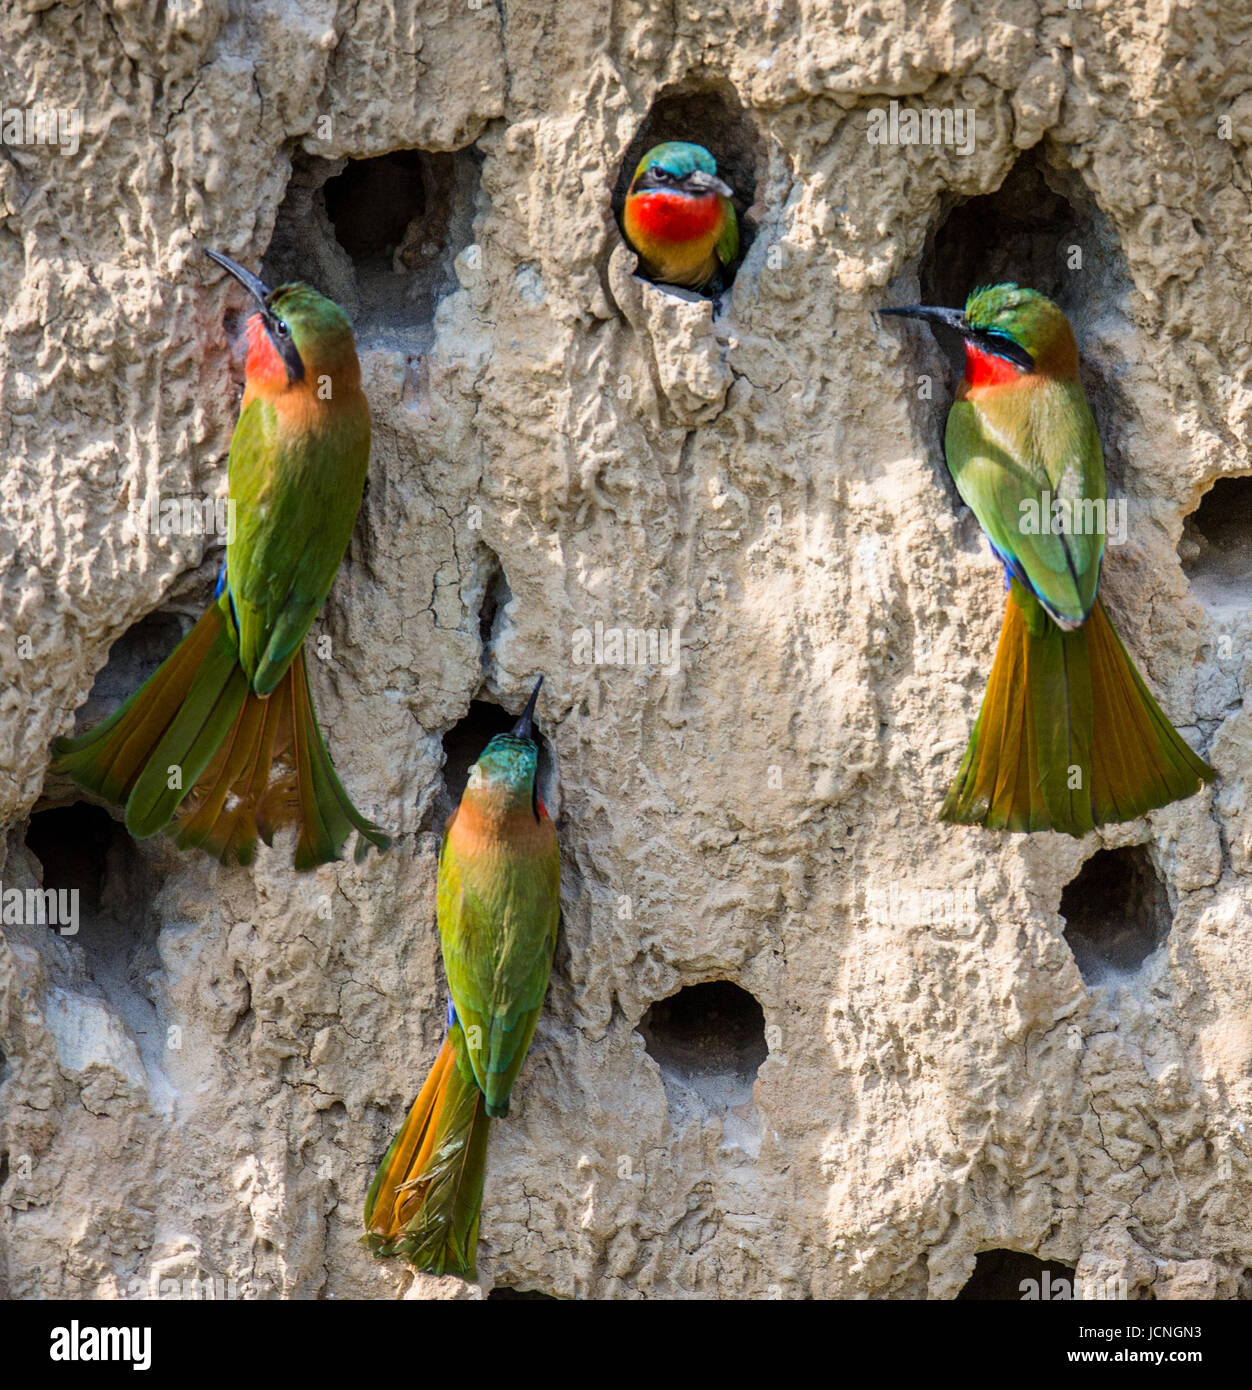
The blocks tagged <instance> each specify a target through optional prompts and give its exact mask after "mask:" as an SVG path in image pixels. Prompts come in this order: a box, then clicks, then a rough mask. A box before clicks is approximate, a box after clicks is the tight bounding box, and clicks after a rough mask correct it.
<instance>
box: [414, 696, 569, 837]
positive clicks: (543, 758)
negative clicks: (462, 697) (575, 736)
mask: <svg viewBox="0 0 1252 1390" xmlns="http://www.w3.org/2000/svg"><path fill="white" fill-rule="evenodd" d="M529 694H530V691H529V690H527V692H526V694H525V695H522V696H520V697H519V698H518V701H517V713H516V714H510V713H509V711H508V710H506V709H503V708H501V706H499V705H497V704H494V703H493V702H492V701H490V700H471V701H470V707H469V712H468V713H467V714H466V715H465V717H464V718H463V719H460V720H458V721H457V722H456V723H455V724H454V725H453V726H452V728H450V729H449V730H448V732H447V733H446V734H444V736H443V759H444V761H443V789H442V791H441V792H440V794H439V796H438V797H437V798H436V802H435V815H436V818H437V822H438V823H439V824H441V825H442V824H445V823H446V822H447V819H448V817H449V816H450V815H451V814H452V812H453V811H455V810H456V808H457V806H458V805H459V804H460V801H461V797H462V795H463V793H464V791H465V785H466V783H467V782H468V781H469V771H470V768H471V767H473V766H474V764H475V763H476V762H477V761H478V759H479V757H480V756H481V754H482V751H483V749H484V748H486V746H487V745H488V744H489V743H490V742H491V740H492V739H493V738H494V737H495V736H496V735H497V734H507V733H508V732H509V730H510V729H512V727H513V725H514V724H516V723H517V718H518V714H520V713H521V710H522V706H523V705H524V704H525V703H526V698H527V696H529ZM540 701H541V703H542V696H541V697H540ZM542 721H543V716H542V715H541V714H540V715H537V716H536V725H535V733H534V738H535V742H536V743H537V744H538V745H539V772H538V776H537V780H538V784H539V795H540V797H541V798H542V800H543V803H544V805H545V806H546V807H547V810H548V814H549V815H550V816H552V817H553V819H555V818H556V815H557V809H558V802H557V795H556V785H557V783H556V757H555V754H554V752H553V749H552V745H551V743H549V741H548V739H547V738H546V737H545V736H544V733H543V730H542Z"/></svg>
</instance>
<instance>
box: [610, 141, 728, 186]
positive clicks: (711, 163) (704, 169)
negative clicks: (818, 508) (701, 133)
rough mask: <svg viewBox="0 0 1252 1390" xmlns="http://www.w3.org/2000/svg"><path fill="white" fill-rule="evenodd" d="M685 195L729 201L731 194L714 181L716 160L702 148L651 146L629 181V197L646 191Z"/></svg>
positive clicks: (669, 143) (684, 143) (671, 144)
mask: <svg viewBox="0 0 1252 1390" xmlns="http://www.w3.org/2000/svg"><path fill="white" fill-rule="evenodd" d="M649 189H651V190H653V191H654V192H655V191H662V192H669V193H685V194H687V195H688V196H689V197H694V198H707V197H708V196H709V194H710V193H717V194H720V195H721V196H722V197H723V198H729V197H730V196H731V195H732V193H733V192H734V190H733V189H732V188H731V187H730V185H729V184H728V183H726V182H725V181H724V180H723V179H719V178H718V177H717V160H715V159H714V158H713V156H712V155H711V154H710V153H709V152H708V150H706V149H705V148H704V146H703V145H692V144H690V143H689V142H688V141H686V140H667V141H666V142H665V144H663V145H654V146H653V147H652V148H651V149H650V150H649V151H648V153H647V154H645V155H644V157H643V158H642V159H641V160H640V161H639V164H638V165H637V167H636V169H635V177H634V178H633V179H632V180H631V184H630V191H631V193H643V192H646V191H647V190H649Z"/></svg>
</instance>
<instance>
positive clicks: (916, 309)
mask: <svg viewBox="0 0 1252 1390" xmlns="http://www.w3.org/2000/svg"><path fill="white" fill-rule="evenodd" d="M878 312H879V313H880V314H895V315H897V316H898V317H900V318H902V319H924V320H925V321H926V322H927V323H940V324H942V325H943V326H944V327H945V328H954V329H955V330H956V331H957V332H958V333H959V334H960V335H961V337H962V338H968V337H969V324H968V323H966V321H965V315H964V313H963V312H962V311H961V310H960V309H936V308H931V307H930V306H929V305H926V304H901V305H900V306H899V307H898V308H896V309H879V310H878Z"/></svg>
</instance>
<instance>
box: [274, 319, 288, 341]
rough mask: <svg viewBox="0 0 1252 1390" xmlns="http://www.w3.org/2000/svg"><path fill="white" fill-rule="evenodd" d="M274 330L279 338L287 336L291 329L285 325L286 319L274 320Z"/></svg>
mask: <svg viewBox="0 0 1252 1390" xmlns="http://www.w3.org/2000/svg"><path fill="white" fill-rule="evenodd" d="M274 332H275V333H277V334H278V336H279V337H280V338H289V337H290V336H291V329H289V328H288V327H287V321H286V319H275V320H274Z"/></svg>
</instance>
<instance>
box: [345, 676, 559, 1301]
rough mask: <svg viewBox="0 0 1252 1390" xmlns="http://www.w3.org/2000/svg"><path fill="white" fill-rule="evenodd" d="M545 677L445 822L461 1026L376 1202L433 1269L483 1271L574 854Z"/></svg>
mask: <svg viewBox="0 0 1252 1390" xmlns="http://www.w3.org/2000/svg"><path fill="white" fill-rule="evenodd" d="M542 684H543V677H542V676H540V678H539V680H538V682H537V683H536V685H535V688H534V690H533V692H532V693H531V696H530V699H529V701H528V702H527V704H526V708H525V709H524V710H523V711H522V716H521V718H520V719H519V720H518V721H517V723H516V725H514V727H513V730H512V732H511V733H507V734H497V735H496V736H495V738H493V739H492V740H491V742H490V743H489V744H488V745H487V747H486V749H485V750H484V751H483V753H482V755H481V757H480V758H479V759H478V761H477V762H476V763H475V764H474V766H473V767H472V768H471V769H470V776H469V783H468V785H467V786H466V788H465V794H464V796H462V798H461V804H460V805H459V806H458V807H457V809H456V810H455V811H454V812H453V814H452V817H451V818H450V820H449V821H448V827H447V829H446V831H445V832H444V837H443V846H442V848H441V849H440V852H439V879H438V909H437V910H438V918H439V941H440V945H441V948H442V951H443V964H444V971H445V973H446V974H447V977H448V989H449V991H450V992H451V996H452V998H451V1001H450V1003H449V1007H448V1032H447V1035H446V1037H445V1038H444V1042H443V1047H442V1048H441V1049H440V1052H439V1055H438V1057H437V1058H436V1059H435V1065H434V1066H433V1067H432V1068H431V1071H430V1075H429V1076H428V1077H427V1078H426V1082H425V1084H424V1085H423V1087H422V1089H421V1093H420V1094H419V1095H418V1097H417V1100H416V1101H414V1103H413V1107H412V1109H411V1110H410V1111H409V1115H408V1118H407V1119H406V1120H405V1122H404V1125H403V1127H402V1128H401V1130H400V1132H399V1133H398V1134H397V1135H396V1137H395V1138H394V1139H393V1140H392V1142H391V1146H390V1148H388V1150H387V1153H386V1156H385V1157H384V1158H383V1161H382V1164H381V1166H380V1167H379V1169H378V1173H377V1175H376V1176H375V1178H374V1181H373V1183H372V1184H371V1185H370V1190H369V1195H368V1196H367V1197H366V1199H365V1229H366V1232H367V1234H366V1236H365V1237H364V1240H365V1243H366V1244H367V1245H368V1246H369V1248H370V1249H371V1250H373V1251H374V1253H375V1254H377V1255H400V1256H402V1257H403V1258H404V1259H406V1260H408V1261H409V1263H410V1264H412V1265H413V1266H414V1268H415V1269H418V1270H420V1271H422V1272H423V1273H426V1274H456V1275H459V1276H460V1277H461V1278H462V1279H471V1280H472V1279H476V1278H477V1277H478V1274H477V1269H476V1264H475V1251H476V1249H477V1245H478V1217H479V1211H480V1209H481V1207H482V1198H483V1178H484V1175H485V1172H486V1162H487V1120H488V1118H489V1117H495V1116H502V1115H507V1114H508V1113H509V1094H510V1092H511V1091H512V1089H513V1083H514V1082H515V1081H516V1080H517V1075H518V1072H520V1071H521V1069H522V1063H523V1062H524V1061H525V1059H526V1052H527V1050H528V1049H529V1047H530V1040H531V1038H532V1036H533V1035H534V1031H535V1022H536V1020H537V1019H538V1017H539V1010H540V1009H541V1008H542V1007H543V999H544V995H545V994H546V993H547V989H548V976H549V974H550V973H551V970H552V952H553V948H554V947H555V945H556V932H557V922H558V919H559V917H560V857H559V855H558V852H557V842H556V830H555V829H554V828H553V825H552V821H551V820H550V818H549V816H548V812H547V810H546V809H545V808H544V804H543V801H542V799H541V798H540V796H539V791H538V788H537V787H536V785H535V773H536V770H537V766H538V759H539V750H538V747H537V746H536V743H535V740H534V738H533V736H532V727H533V726H532V720H533V718H534V712H535V702H536V701H537V700H538V698H539V687H540V685H542Z"/></svg>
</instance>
